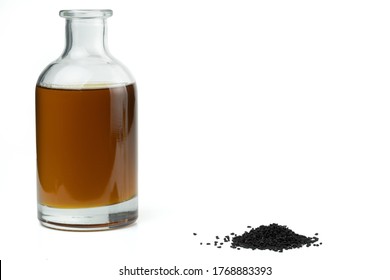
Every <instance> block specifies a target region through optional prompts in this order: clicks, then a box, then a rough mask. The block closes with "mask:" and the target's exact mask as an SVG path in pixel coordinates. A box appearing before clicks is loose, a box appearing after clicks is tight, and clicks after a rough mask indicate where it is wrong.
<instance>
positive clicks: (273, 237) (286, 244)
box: [193, 223, 322, 253]
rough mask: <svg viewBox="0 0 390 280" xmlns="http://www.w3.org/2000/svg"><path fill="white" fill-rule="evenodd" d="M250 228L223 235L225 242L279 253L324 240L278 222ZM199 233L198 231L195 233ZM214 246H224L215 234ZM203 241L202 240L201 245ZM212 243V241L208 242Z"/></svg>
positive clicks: (236, 246)
mask: <svg viewBox="0 0 390 280" xmlns="http://www.w3.org/2000/svg"><path fill="white" fill-rule="evenodd" d="M247 228H250V230H249V231H245V232H244V233H243V234H242V235H237V234H235V233H234V232H232V233H230V235H225V236H224V237H223V242H225V243H230V247H231V248H232V249H237V250H241V248H245V249H252V250H271V251H275V252H279V253H283V251H284V250H290V249H295V248H301V247H303V246H306V247H311V246H314V247H319V246H320V245H322V242H319V243H317V242H318V240H319V238H318V237H316V236H318V233H315V234H314V235H315V236H313V237H307V236H304V235H300V234H297V233H295V232H294V231H292V230H291V229H289V228H288V227H287V226H281V225H278V224H276V223H273V224H270V225H268V226H264V225H262V226H259V227H257V228H252V227H251V226H247ZM193 234H194V235H197V233H193ZM215 239H216V240H215V241H214V246H215V247H217V248H218V249H219V248H222V245H223V244H224V243H223V242H220V241H219V239H220V238H219V236H218V235H217V236H215ZM202 244H203V243H202V242H201V243H200V245H202ZM206 245H211V243H206Z"/></svg>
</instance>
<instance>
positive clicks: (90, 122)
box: [36, 10, 138, 231]
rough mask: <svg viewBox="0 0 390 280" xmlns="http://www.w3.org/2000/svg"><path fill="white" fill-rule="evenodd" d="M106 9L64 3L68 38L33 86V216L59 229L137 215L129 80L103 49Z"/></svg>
mask: <svg viewBox="0 0 390 280" xmlns="http://www.w3.org/2000/svg"><path fill="white" fill-rule="evenodd" d="M111 15H112V11H111V10H64V11H60V16H61V17H63V18H65V19H66V45H65V50H64V52H63V54H62V55H61V56H60V57H59V58H58V59H57V60H55V61H54V62H52V63H51V64H49V65H48V66H47V67H46V68H45V69H44V70H43V72H42V74H41V75H40V76H39V79H38V82H37V86H36V144H37V146H36V147H37V188H38V218H39V220H40V222H41V224H42V225H44V226H46V227H50V228H55V229H63V230H77V231H88V230H103V229H110V228H116V227H121V226H125V225H128V224H131V223H132V222H134V221H135V220H136V219H137V215H138V202H137V106H136V101H137V99H136V87H135V80H134V78H133V76H132V75H131V74H130V73H129V71H128V70H127V69H126V68H125V67H124V66H123V65H122V64H121V63H120V62H118V61H117V60H116V59H115V58H113V57H112V56H111V54H110V53H109V52H108V49H107V26H106V19H107V18H108V17H110V16H111Z"/></svg>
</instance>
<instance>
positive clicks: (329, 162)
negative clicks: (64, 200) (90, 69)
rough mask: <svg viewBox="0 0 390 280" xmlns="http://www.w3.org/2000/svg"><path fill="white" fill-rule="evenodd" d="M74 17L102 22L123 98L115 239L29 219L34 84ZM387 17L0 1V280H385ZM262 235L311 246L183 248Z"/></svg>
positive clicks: (294, 6) (152, 3) (338, 6)
mask: <svg viewBox="0 0 390 280" xmlns="http://www.w3.org/2000/svg"><path fill="white" fill-rule="evenodd" d="M81 2H82V4H81ZM75 8H110V9H112V10H113V11H114V16H113V17H112V18H110V19H109V20H108V28H109V37H108V41H109V46H110V50H111V52H112V53H113V54H114V56H116V57H117V58H118V59H119V60H120V61H122V62H123V63H124V64H125V65H127V66H128V68H129V69H130V70H131V72H132V73H133V75H134V76H135V78H136V80H137V84H138V90H139V127H140V129H139V176H140V182H139V200H140V217H139V220H138V222H137V223H136V224H135V225H133V226H131V227H128V228H125V229H121V230H115V231H106V232H92V233H75V232H61V231H55V230H50V229H46V228H43V227H41V226H40V225H39V223H38V220H37V218H36V186H35V177H36V166H35V119H34V118H35V115H34V114H35V111H34V110H35V109H34V88H35V82H36V80H37V78H38V75H39V74H40V72H41V71H42V70H43V68H44V67H45V66H46V65H47V64H48V63H49V62H51V61H52V60H54V59H56V58H57V57H58V56H59V55H60V54H61V52H62V50H63V47H64V25H65V21H64V19H62V18H60V17H59V16H58V11H59V10H61V9H75ZM389 14H390V2H388V1H373V0H370V1H368V0H367V1H359V0H353V1H352V0H351V1H347V0H335V1H333V0H327V1H309V0H307V1H301V0H298V1H290V0H288V1H287V0H286V1H260V0H257V1H255V0H253V1H250V0H243V1H238V0H235V1H233V0H231V1H229V0H224V1H222V0H221V1H217V0H209V1H206V0H197V1H183V0H182V1H179V0H177V1H174V0H166V1H157V0H146V1H141V0H132V1H114V0H112V1H96V0H95V1H79V0H78V1H74V0H67V1H43V0H40V1H39V0H36V1H22V0H13V1H11V0H0V72H1V76H0V82H1V87H0V207H1V208H0V259H1V260H2V272H1V273H2V274H3V277H4V279H42V280H44V279H58V280H62V279H126V278H129V279H130V277H129V276H127V277H124V276H119V274H118V272H119V269H120V268H123V266H125V265H126V266H127V267H130V268H135V267H137V266H142V267H144V268H154V267H160V266H162V267H165V268H170V267H173V266H174V265H177V266H179V267H181V268H203V269H205V270H206V269H209V270H211V269H212V267H214V266H272V268H273V271H274V274H273V275H272V276H269V277H264V278H265V279H267V278H269V279H389V276H390V272H389V271H388V269H387V267H386V265H388V250H389V241H388V239H389V236H390V227H389V212H390V211H389V202H388V201H389V194H388V191H387V190H388V189H389V184H390V172H389V170H390V109H389V108H390V95H389V93H390V83H389V81H390V16H389ZM272 222H276V223H279V224H283V225H288V226H289V227H290V228H291V229H293V230H294V231H296V232H297V233H300V234H304V235H309V236H312V235H313V234H314V233H316V232H318V233H319V237H320V239H321V241H322V242H323V246H321V247H318V248H317V247H310V248H302V249H299V250H290V251H286V252H284V253H282V254H280V253H274V252H270V251H252V250H250V251H248V250H241V251H237V250H232V249H230V248H228V247H225V248H222V249H216V248H215V247H213V246H209V247H206V246H200V245H199V242H201V241H203V242H207V241H211V242H212V241H213V240H214V237H215V235H224V234H227V233H230V232H232V231H234V232H236V233H242V232H243V231H244V230H246V226H247V225H252V226H259V225H261V224H269V223H272ZM193 232H197V233H198V235H197V236H196V237H194V236H193V235H192V233H193ZM131 278H132V279H226V278H227V279H230V278H232V279H233V278H240V277H231V276H230V277H223V276H218V277H217V276H212V275H211V274H209V275H208V276H202V277H200V276H198V277H184V276H176V277H146V276H143V277H141V276H139V277H131ZM241 278H242V279H259V278H261V277H250V276H245V277H244V276H242V277H241Z"/></svg>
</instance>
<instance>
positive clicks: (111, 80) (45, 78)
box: [37, 56, 135, 88]
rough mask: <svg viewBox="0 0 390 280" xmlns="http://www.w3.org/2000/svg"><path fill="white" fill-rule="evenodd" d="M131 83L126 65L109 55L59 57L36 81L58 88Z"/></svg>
mask: <svg viewBox="0 0 390 280" xmlns="http://www.w3.org/2000/svg"><path fill="white" fill-rule="evenodd" d="M133 83H135V79H134V77H133V75H132V74H131V73H130V71H129V70H128V69H127V68H126V66H124V65H123V64H122V63H121V62H119V61H118V60H117V59H115V58H113V57H111V56H88V57H83V58H82V59H80V58H74V57H71V56H66V57H60V58H58V59H57V60H55V61H53V62H52V63H50V64H49V65H48V66H47V67H46V68H45V69H44V70H43V71H42V73H41V75H40V76H39V78H38V81H37V85H39V86H44V87H58V88H67V87H78V86H80V87H83V86H85V85H91V84H101V85H103V84H104V85H106V86H110V85H113V86H114V85H125V84H133Z"/></svg>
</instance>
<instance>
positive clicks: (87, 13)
mask: <svg viewBox="0 0 390 280" xmlns="http://www.w3.org/2000/svg"><path fill="white" fill-rule="evenodd" d="M110 16H112V10H61V11H60V17H63V18H108V17H110Z"/></svg>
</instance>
